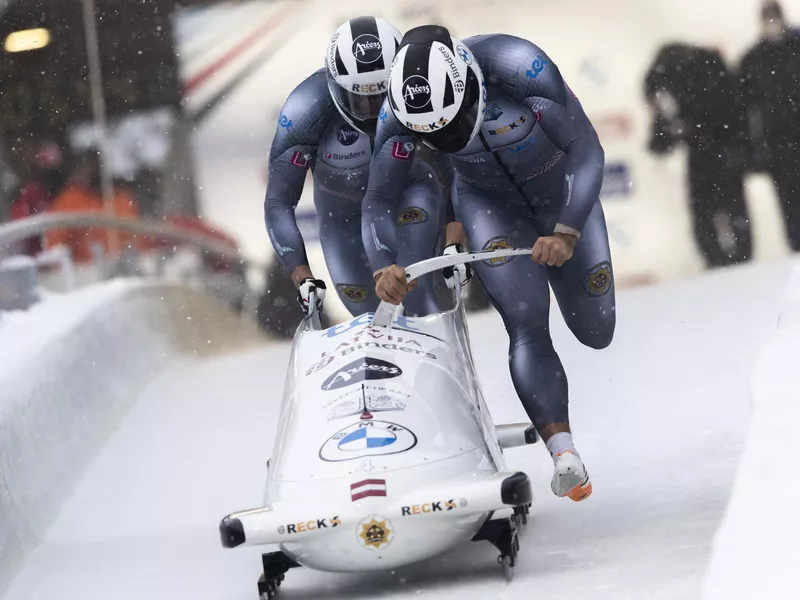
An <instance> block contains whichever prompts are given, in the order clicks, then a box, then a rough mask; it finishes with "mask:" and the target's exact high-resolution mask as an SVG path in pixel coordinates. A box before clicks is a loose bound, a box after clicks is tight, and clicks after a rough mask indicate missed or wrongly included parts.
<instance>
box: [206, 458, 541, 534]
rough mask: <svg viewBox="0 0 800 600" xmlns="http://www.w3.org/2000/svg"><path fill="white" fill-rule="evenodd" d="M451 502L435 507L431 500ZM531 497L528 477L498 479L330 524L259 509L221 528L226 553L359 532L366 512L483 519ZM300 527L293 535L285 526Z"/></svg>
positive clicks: (416, 494) (305, 513) (352, 513)
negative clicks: (481, 516) (244, 547)
mask: <svg viewBox="0 0 800 600" xmlns="http://www.w3.org/2000/svg"><path fill="white" fill-rule="evenodd" d="M432 498H433V499H436V498H443V499H446V498H452V499H453V500H451V501H449V502H441V503H435V504H441V506H434V505H433V504H432V503H431V499H432ZM532 499H533V494H532V492H531V484H530V480H529V479H528V476H527V475H526V474H525V473H522V472H520V471H518V472H516V473H508V472H506V473H497V474H495V475H494V476H493V477H489V478H486V479H483V480H481V481H473V482H468V483H465V484H462V485H453V484H452V482H450V483H448V484H447V485H442V486H441V487H440V486H425V487H423V488H419V489H416V490H413V491H411V492H409V493H407V494H404V495H403V496H401V497H399V498H397V499H394V500H393V501H391V502H387V503H386V504H385V505H383V506H380V508H378V507H377V506H375V505H371V507H370V509H369V511H367V510H366V509H365V508H363V507H359V505H358V504H352V503H351V504H350V506H345V507H340V508H341V510H339V511H334V512H331V513H330V514H332V515H333V514H334V513H335V516H332V517H329V518H326V519H317V518H316V517H315V518H310V517H311V516H312V515H318V514H319V509H318V508H316V509H314V508H313V507H305V508H300V509H299V510H298V508H297V507H292V508H291V509H287V510H281V509H280V508H277V509H273V508H257V509H253V510H247V511H242V512H238V513H232V514H230V515H228V516H226V517H225V518H224V519H222V522H221V523H220V526H219V532H220V539H221V542H222V546H223V547H225V548H236V547H237V546H242V545H260V544H281V543H286V542H287V541H289V539H291V540H292V541H296V540H300V539H303V538H310V537H315V536H321V535H328V534H333V533H334V531H337V532H338V531H341V530H342V529H349V528H351V527H356V525H357V524H358V522H359V521H360V520H361V519H363V518H364V517H365V516H366V514H368V512H374V511H376V510H380V512H381V514H384V515H385V516H387V517H389V518H398V519H402V518H404V517H413V518H415V519H416V518H421V519H426V518H429V519H433V518H446V517H447V516H449V515H452V516H456V515H457V516H459V517H461V516H466V515H469V514H475V515H477V514H485V513H490V512H492V511H496V510H502V509H504V508H510V507H517V506H525V505H528V504H530V503H531V501H532ZM287 523H298V524H299V525H298V527H296V528H295V529H294V530H290V529H288V528H287V527H286V526H285V524H287Z"/></svg>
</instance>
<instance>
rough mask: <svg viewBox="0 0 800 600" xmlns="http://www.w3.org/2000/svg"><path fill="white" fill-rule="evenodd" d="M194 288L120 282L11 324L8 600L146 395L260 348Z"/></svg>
mask: <svg viewBox="0 0 800 600" xmlns="http://www.w3.org/2000/svg"><path fill="white" fill-rule="evenodd" d="M261 339H262V338H261V336H260V334H258V333H257V331H256V330H255V328H254V327H253V326H248V325H245V324H243V322H242V321H241V320H240V319H239V318H237V317H236V316H235V315H234V314H233V313H230V312H228V311H227V310H225V309H224V308H222V307H220V306H219V305H218V304H217V303H216V302H214V301H213V300H212V299H210V298H208V297H206V296H204V295H202V294H200V293H199V292H196V291H193V290H191V289H188V288H182V287H177V286H166V285H152V284H146V283H144V282H136V281H114V282H110V283H106V284H102V285H97V286H93V287H92V288H90V289H86V290H82V291H80V292H76V293H74V294H69V295H65V296H55V297H50V298H48V300H47V301H45V302H42V303H41V304H39V305H37V306H35V307H34V308H32V309H31V310H30V311H27V312H18V313H3V314H2V317H1V318H0V593H2V590H3V588H5V586H6V585H7V584H8V582H9V579H10V576H12V575H13V573H14V572H15V571H16V570H17V569H18V568H19V566H20V564H21V561H23V560H24V558H25V556H26V555H27V553H28V552H29V551H30V550H31V549H32V548H33V547H35V546H36V545H37V544H38V542H39V540H40V539H41V537H42V536H43V535H44V534H45V532H46V530H47V528H48V527H49V525H50V524H51V522H52V521H53V519H54V518H55V517H56V515H57V514H58V511H59V509H60V506H61V504H62V502H63V499H64V498H65V497H67V496H69V494H71V492H72V490H73V489H74V486H75V485H76V484H77V482H78V480H79V479H80V476H81V474H82V473H83V471H84V469H85V468H86V466H87V465H88V464H89V462H90V461H91V460H92V459H93V457H94V456H95V455H96V454H97V452H98V450H99V449H100V446H102V444H103V443H104V442H105V440H106V439H107V438H108V436H109V435H110V434H111V433H112V432H113V431H114V429H115V427H116V426H117V424H118V423H119V422H120V420H121V419H122V417H123V416H124V415H125V414H126V412H127V411H128V409H129V408H130V407H131V406H132V404H133V402H134V400H135V399H136V397H137V396H138V395H139V394H140V393H141V390H142V389H143V387H144V386H145V385H146V384H147V383H148V382H149V381H150V380H151V379H152V378H153V377H154V376H156V375H157V374H158V373H159V372H160V371H161V370H162V369H163V368H164V367H165V366H167V365H168V364H170V362H172V361H174V360H177V359H179V358H180V357H182V356H186V355H191V354H203V355H207V354H214V353H218V352H226V351H230V350H232V349H234V348H237V347H241V346H242V345H245V344H248V343H251V342H256V341H258V340H261Z"/></svg>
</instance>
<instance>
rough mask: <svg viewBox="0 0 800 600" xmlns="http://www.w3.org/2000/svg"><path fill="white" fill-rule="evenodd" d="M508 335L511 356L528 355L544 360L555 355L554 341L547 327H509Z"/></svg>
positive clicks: (543, 325)
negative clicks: (543, 358)
mask: <svg viewBox="0 0 800 600" xmlns="http://www.w3.org/2000/svg"><path fill="white" fill-rule="evenodd" d="M508 335H509V338H510V340H511V354H512V356H513V355H517V356H520V355H523V356H524V355H527V356H529V357H530V358H533V359H536V358H542V357H545V356H550V355H553V354H555V352H556V351H555V348H554V347H553V339H552V338H551V337H550V329H549V327H548V326H547V325H545V324H541V325H523V326H517V327H514V326H512V327H509V328H508Z"/></svg>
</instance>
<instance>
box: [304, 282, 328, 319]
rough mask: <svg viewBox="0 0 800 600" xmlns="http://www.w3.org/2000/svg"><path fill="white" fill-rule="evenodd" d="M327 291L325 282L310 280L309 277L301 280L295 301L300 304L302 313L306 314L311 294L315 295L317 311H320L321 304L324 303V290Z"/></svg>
mask: <svg viewBox="0 0 800 600" xmlns="http://www.w3.org/2000/svg"><path fill="white" fill-rule="evenodd" d="M327 289H328V288H327V286H326V285H325V282H324V281H322V280H321V279H312V278H311V277H306V278H305V279H303V281H301V282H300V285H299V286H298V287H297V301H298V302H299V303H300V306H301V308H302V309H303V312H304V313H306V314H308V308H309V307H308V303H309V301H310V297H311V292H316V293H317V311H321V310H322V303H323V302H324V301H325V290H327Z"/></svg>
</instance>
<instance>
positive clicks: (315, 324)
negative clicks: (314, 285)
mask: <svg viewBox="0 0 800 600" xmlns="http://www.w3.org/2000/svg"><path fill="white" fill-rule="evenodd" d="M306 321H307V322H308V325H309V327H310V328H311V329H322V322H321V320H320V316H319V308H317V292H316V291H315V290H311V291H310V292H309V293H308V314H307V315H306Z"/></svg>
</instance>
